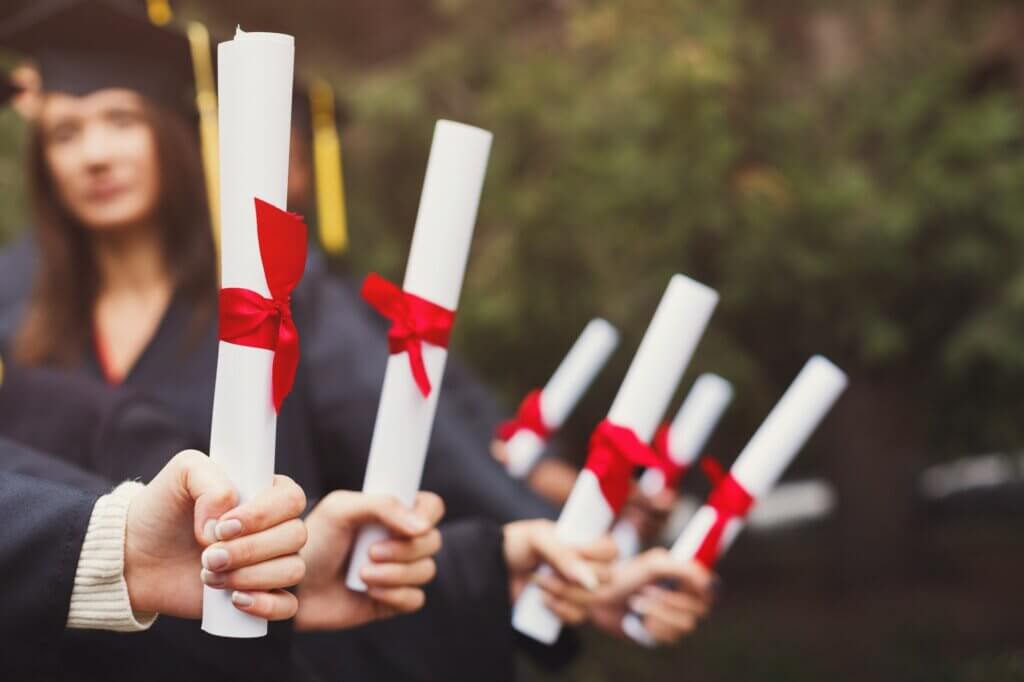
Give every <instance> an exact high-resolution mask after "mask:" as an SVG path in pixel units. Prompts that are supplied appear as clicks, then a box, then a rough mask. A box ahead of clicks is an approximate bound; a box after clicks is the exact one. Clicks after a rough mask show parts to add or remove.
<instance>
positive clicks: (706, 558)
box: [694, 457, 754, 569]
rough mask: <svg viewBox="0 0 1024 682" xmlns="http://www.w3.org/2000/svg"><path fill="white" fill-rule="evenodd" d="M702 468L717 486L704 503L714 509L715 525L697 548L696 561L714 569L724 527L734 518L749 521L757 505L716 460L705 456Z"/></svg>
mask: <svg viewBox="0 0 1024 682" xmlns="http://www.w3.org/2000/svg"><path fill="white" fill-rule="evenodd" d="M701 468H702V469H703V470H704V473H705V474H706V475H707V476H708V478H710V479H711V481H712V482H713V483H714V484H715V487H714V488H713V489H712V490H711V494H710V495H708V501H707V502H706V503H705V504H706V505H707V506H709V507H711V508H712V509H714V510H715V522H714V523H713V524H712V526H711V529H710V530H709V531H708V534H707V535H705V536H704V541H703V542H702V543H701V544H700V547H699V548H698V549H697V554H696V555H695V556H694V559H696V560H697V561H699V562H700V563H702V564H704V566H705V567H707V568H708V569H711V568H714V566H715V562H716V561H718V555H719V553H720V551H721V543H722V536H723V535H724V534H725V527H726V526H727V525H729V522H730V521H732V520H733V519H743V518H746V516H747V513H748V512H749V511H750V508H751V507H752V506H753V505H754V498H753V496H752V495H751V494H750V493H748V492H747V491H746V489H745V488H744V487H743V486H742V485H740V483H739V481H737V480H736V479H735V478H733V476H732V474H727V473H725V472H724V471H723V470H722V466H721V465H720V464H719V463H718V462H717V461H715V460H713V459H710V458H708V457H705V458H704V459H702V460H701Z"/></svg>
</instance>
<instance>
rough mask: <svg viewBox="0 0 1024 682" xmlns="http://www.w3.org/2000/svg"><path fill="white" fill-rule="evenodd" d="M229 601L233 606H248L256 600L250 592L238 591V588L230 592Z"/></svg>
mask: <svg viewBox="0 0 1024 682" xmlns="http://www.w3.org/2000/svg"><path fill="white" fill-rule="evenodd" d="M231 602H232V603H233V604H234V605H235V606H243V607H248V606H252V605H253V604H255V603H256V600H255V599H253V597H252V595H251V594H246V593H245V592H239V591H238V590H235V591H234V592H232V593H231Z"/></svg>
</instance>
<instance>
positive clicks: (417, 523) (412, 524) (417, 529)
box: [405, 514, 430, 533]
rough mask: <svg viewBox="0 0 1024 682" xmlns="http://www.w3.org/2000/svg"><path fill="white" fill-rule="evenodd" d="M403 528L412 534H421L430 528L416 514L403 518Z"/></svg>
mask: <svg viewBox="0 0 1024 682" xmlns="http://www.w3.org/2000/svg"><path fill="white" fill-rule="evenodd" d="M405 527H406V528H408V529H409V531H410V532H412V533H422V532H424V531H426V530H427V529H428V528H430V524H429V523H427V522H426V521H425V520H423V519H422V518H421V517H419V516H417V515H416V514H409V515H408V516H406V517H405Z"/></svg>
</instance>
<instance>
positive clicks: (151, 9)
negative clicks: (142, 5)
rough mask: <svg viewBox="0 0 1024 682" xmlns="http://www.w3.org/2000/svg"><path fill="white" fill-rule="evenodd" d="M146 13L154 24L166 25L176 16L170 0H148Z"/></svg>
mask: <svg viewBox="0 0 1024 682" xmlns="http://www.w3.org/2000/svg"><path fill="white" fill-rule="evenodd" d="M146 13H147V14H148V15H149V21H150V23H152V24H153V25H154V26H166V25H167V24H169V23H170V22H171V19H173V18H174V12H173V11H172V10H171V3H170V2H168V0H146Z"/></svg>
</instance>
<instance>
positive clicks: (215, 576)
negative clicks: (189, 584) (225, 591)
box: [199, 568, 227, 587]
mask: <svg viewBox="0 0 1024 682" xmlns="http://www.w3.org/2000/svg"><path fill="white" fill-rule="evenodd" d="M199 579H200V580H202V581H203V584H204V585H206V586H208V587H224V583H225V582H227V578H226V577H225V576H224V574H223V573H214V572H213V571H208V570H206V569H205V568H204V569H202V570H201V571H199Z"/></svg>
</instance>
